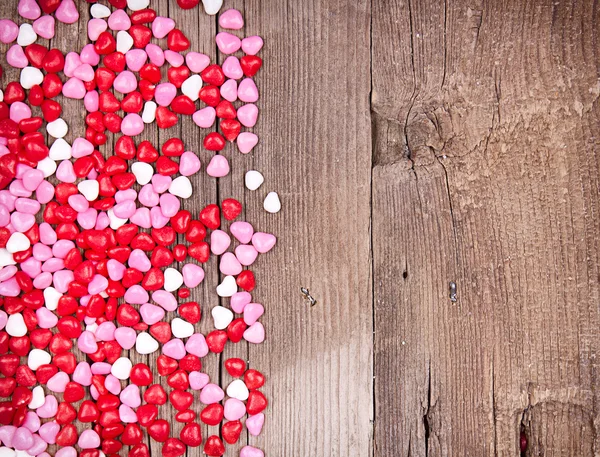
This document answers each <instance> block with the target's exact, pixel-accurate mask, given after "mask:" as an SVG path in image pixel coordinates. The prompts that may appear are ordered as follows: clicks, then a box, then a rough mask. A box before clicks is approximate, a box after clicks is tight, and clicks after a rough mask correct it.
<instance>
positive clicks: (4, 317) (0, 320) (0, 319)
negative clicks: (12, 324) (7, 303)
mask: <svg viewBox="0 0 600 457" xmlns="http://www.w3.org/2000/svg"><path fill="white" fill-rule="evenodd" d="M10 266H12V265H10ZM7 268H8V267H4V269H5V270H6V269H7ZM15 273H16V267H15ZM7 321H8V314H6V312H5V311H2V312H0V330H2V329H3V328H4V327H6V322H7Z"/></svg>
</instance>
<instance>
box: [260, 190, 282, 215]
mask: <svg viewBox="0 0 600 457" xmlns="http://www.w3.org/2000/svg"><path fill="white" fill-rule="evenodd" d="M263 206H264V208H265V210H266V211H267V212H269V213H278V212H279V210H280V209H281V202H280V201H279V195H277V192H269V193H268V194H267V196H266V198H265V202H264V204H263Z"/></svg>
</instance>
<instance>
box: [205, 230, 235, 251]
mask: <svg viewBox="0 0 600 457" xmlns="http://www.w3.org/2000/svg"><path fill="white" fill-rule="evenodd" d="M230 244H231V238H230V237H229V235H228V234H227V233H226V232H224V231H223V230H214V231H213V232H212V233H211V234H210V250H211V252H212V253H213V254H214V255H221V254H223V253H224V252H225V251H226V250H227V248H228V247H229V245H230Z"/></svg>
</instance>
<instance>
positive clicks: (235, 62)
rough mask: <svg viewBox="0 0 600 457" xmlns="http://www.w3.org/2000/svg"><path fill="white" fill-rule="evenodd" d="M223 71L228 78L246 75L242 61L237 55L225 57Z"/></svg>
mask: <svg viewBox="0 0 600 457" xmlns="http://www.w3.org/2000/svg"><path fill="white" fill-rule="evenodd" d="M222 68H223V73H224V74H225V76H227V77H228V78H232V79H240V78H241V77H242V76H244V71H243V70H242V66H241V65H240V61H239V59H238V58H237V57H235V56H229V57H227V58H226V59H225V62H223V65H222Z"/></svg>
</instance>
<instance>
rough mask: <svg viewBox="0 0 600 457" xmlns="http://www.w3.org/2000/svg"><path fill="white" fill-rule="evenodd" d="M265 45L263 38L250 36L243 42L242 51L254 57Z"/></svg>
mask: <svg viewBox="0 0 600 457" xmlns="http://www.w3.org/2000/svg"><path fill="white" fill-rule="evenodd" d="M263 44H264V43H263V39H262V38H261V37H259V36H249V37H246V38H244V39H243V40H242V51H244V52H245V53H246V54H248V55H251V56H254V55H256V54H258V51H260V50H261V49H262V47H263Z"/></svg>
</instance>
